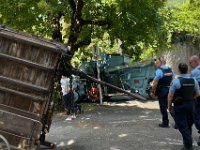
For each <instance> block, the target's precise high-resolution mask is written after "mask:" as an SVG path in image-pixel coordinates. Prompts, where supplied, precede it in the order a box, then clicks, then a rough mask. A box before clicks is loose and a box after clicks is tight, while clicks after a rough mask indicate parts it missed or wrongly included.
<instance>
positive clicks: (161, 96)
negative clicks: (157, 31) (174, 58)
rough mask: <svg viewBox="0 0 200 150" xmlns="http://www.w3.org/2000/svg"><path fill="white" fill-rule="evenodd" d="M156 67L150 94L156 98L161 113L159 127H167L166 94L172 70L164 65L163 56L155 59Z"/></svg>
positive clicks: (171, 77)
mask: <svg viewBox="0 0 200 150" xmlns="http://www.w3.org/2000/svg"><path fill="white" fill-rule="evenodd" d="M155 66H156V68H157V70H156V73H155V77H154V80H153V85H152V91H151V96H152V97H156V98H158V101H159V106H160V112H161V115H162V123H160V124H159V127H164V128H166V127H169V119H168V112H167V96H168V92H169V86H170V83H171V81H172V79H173V72H172V70H171V69H170V68H169V67H168V66H167V65H166V60H165V59H164V58H163V57H159V58H158V59H156V61H155Z"/></svg>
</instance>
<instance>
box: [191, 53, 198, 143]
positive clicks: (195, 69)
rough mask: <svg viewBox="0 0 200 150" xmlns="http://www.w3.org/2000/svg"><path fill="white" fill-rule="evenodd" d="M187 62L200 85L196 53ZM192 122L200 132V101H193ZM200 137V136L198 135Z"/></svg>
mask: <svg viewBox="0 0 200 150" xmlns="http://www.w3.org/2000/svg"><path fill="white" fill-rule="evenodd" d="M189 64H190V67H191V68H192V69H193V70H192V72H191V76H192V77H194V78H195V79H196V80H197V82H198V83H199V86H200V60H199V57H198V56H196V55H193V56H191V57H190V58H189ZM194 124H195V126H196V128H197V130H198V133H199V134H200V101H199V100H197V101H195V118H194ZM199 139H200V137H199ZM198 145H200V141H198Z"/></svg>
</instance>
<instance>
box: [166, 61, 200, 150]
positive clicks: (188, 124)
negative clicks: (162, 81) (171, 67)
mask: <svg viewBox="0 0 200 150" xmlns="http://www.w3.org/2000/svg"><path fill="white" fill-rule="evenodd" d="M178 69H179V72H180V74H181V75H180V76H179V77H178V78H176V79H174V80H173V82H172V84H171V86H170V89H169V95H168V109H169V111H172V110H173V111H174V119H175V122H176V124H177V126H178V129H179V131H180V133H181V135H182V137H183V144H184V147H183V148H182V149H181V150H192V149H193V147H192V125H193V122H194V111H195V108H194V102H195V101H194V100H195V98H194V97H195V96H199V95H200V91H199V85H198V82H197V81H196V79H194V78H192V77H190V75H188V74H187V71H188V66H187V64H185V63H180V64H179V66H178ZM172 103H173V104H174V106H172ZM173 107H174V108H173Z"/></svg>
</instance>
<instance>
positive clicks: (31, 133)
mask: <svg viewBox="0 0 200 150" xmlns="http://www.w3.org/2000/svg"><path fill="white" fill-rule="evenodd" d="M63 50H66V49H64V47H63V45H61V44H59V43H55V42H51V41H48V40H45V39H42V38H38V37H36V36H32V35H29V34H26V33H23V32H19V31H16V30H12V29H10V28H5V27H2V26H0V135H2V136H3V137H5V138H6V139H7V141H8V142H9V144H10V146H11V149H19V150H34V149H37V148H39V146H40V140H39V139H40V138H41V137H40V135H41V133H43V134H44V132H45V130H48V129H49V128H50V124H51V117H52V112H51V111H52V110H51V109H50V108H51V105H50V104H51V95H52V90H53V84H54V82H55V80H56V77H57V75H56V72H57V69H58V66H59V61H60V58H61V55H62V51H63Z"/></svg>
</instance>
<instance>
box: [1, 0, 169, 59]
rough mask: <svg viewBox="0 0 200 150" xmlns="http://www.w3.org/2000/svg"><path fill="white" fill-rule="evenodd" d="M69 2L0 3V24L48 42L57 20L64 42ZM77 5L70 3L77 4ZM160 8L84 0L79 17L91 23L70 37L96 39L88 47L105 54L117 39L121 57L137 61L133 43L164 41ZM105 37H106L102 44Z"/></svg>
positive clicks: (150, 0)
mask: <svg viewBox="0 0 200 150" xmlns="http://www.w3.org/2000/svg"><path fill="white" fill-rule="evenodd" d="M70 1H73V0H65V1H64V0H48V1H47V0H35V1H32V0H12V1H11V0H0V3H1V5H0V23H1V24H6V25H9V26H11V27H14V28H17V29H19V30H23V31H27V32H30V33H34V34H37V35H41V36H45V37H48V38H51V37H52V35H53V31H54V30H55V28H56V27H57V26H56V24H55V21H56V18H59V21H58V22H59V23H60V26H61V27H59V28H58V27H57V28H58V29H59V30H61V31H62V37H63V41H65V42H67V41H68V37H69V33H70V32H69V30H70V25H71V23H72V22H71V21H72V20H71V19H72V18H71V17H72V9H71V7H70V5H69V2H70ZM79 1H81V0H75V1H74V2H75V4H78V2H79ZM162 6H163V1H162V0H156V1H155V0H139V1H138V0H126V2H124V1H123V0H87V1H86V0H85V1H84V6H83V9H82V11H81V17H82V19H83V20H87V21H88V20H90V21H93V23H90V24H86V25H84V26H83V28H82V29H81V32H80V33H76V32H75V33H74V35H77V34H78V35H79V36H78V39H77V41H82V40H83V39H86V38H88V37H91V38H92V39H97V40H98V42H96V41H95V42H94V43H93V44H92V45H94V44H99V46H100V47H101V48H102V49H103V50H105V51H106V52H109V53H110V50H109V49H112V48H111V47H113V46H114V47H115V48H117V46H116V45H117V44H116V40H117V39H121V40H122V42H123V45H122V47H123V50H124V53H127V54H129V55H131V56H133V55H136V57H137V58H139V55H140V54H141V53H142V49H141V48H140V47H138V46H137V43H139V42H143V43H145V44H146V45H151V44H152V43H155V41H157V42H156V43H157V45H158V46H160V45H163V43H164V42H163V41H164V40H165V39H166V34H165V31H164V29H163V28H162V25H163V21H162V17H161V16H160V14H159V13H158V10H159V8H161V7H162ZM59 15H61V16H62V17H58V16H59ZM94 22H95V23H94ZM103 23H106V24H105V25H103ZM105 33H106V34H108V35H109V36H108V35H107V40H106V42H105V41H104V39H105ZM93 41H94V40H93ZM90 47H91V45H90ZM90 47H89V48H88V49H89V51H91V48H90ZM84 48H85V47H84ZM80 50H81V51H82V50H83V49H82V48H81V49H80ZM111 51H112V50H111ZM88 53H89V54H90V53H91V52H88Z"/></svg>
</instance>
